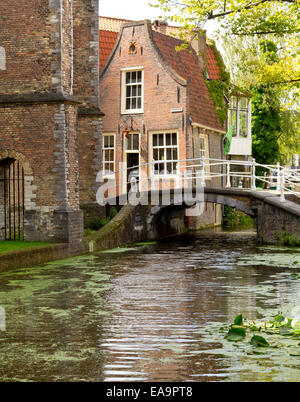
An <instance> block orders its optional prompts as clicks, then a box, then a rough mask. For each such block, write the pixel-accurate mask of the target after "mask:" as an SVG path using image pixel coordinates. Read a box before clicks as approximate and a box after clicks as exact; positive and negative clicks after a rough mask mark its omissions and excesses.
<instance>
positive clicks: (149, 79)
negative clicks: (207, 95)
mask: <svg viewBox="0 0 300 402" xmlns="http://www.w3.org/2000/svg"><path fill="white" fill-rule="evenodd" d="M149 29H150V30H151V24H149V23H147V22H142V23H135V24H134V23H133V24H126V27H125V28H124V29H123V34H122V38H121V41H120V42H119V43H118V46H117V47H116V49H115V53H114V57H113V59H112V61H111V63H110V64H109V66H108V68H107V70H106V71H104V72H102V75H100V105H101V110H102V111H103V112H104V113H105V117H104V118H103V133H115V134H116V169H118V166H119V162H122V161H123V159H124V155H123V150H124V134H123V133H122V132H123V130H124V129H125V128H126V127H128V126H129V127H130V125H131V121H130V118H129V117H128V116H127V115H121V104H120V102H121V69H122V68H131V67H143V68H144V113H142V114H135V115H133V120H132V127H133V131H136V132H139V133H140V164H143V163H147V162H149V161H150V158H151V156H150V154H149V152H148V141H149V136H150V135H151V133H152V132H157V131H161V130H174V132H175V131H176V132H177V133H178V138H179V147H178V148H179V158H180V159H185V157H186V152H187V151H186V144H187V142H186V122H187V89H186V87H185V86H184V85H181V84H180V83H178V82H176V81H175V80H174V78H173V77H172V76H171V75H170V73H169V71H168V70H167V69H166V67H165V65H163V64H162V60H161V58H160V56H159V54H158V53H157V51H156V48H155V47H154V45H153V42H152V41H151V40H150V38H149V33H148V30H149ZM131 42H136V44H137V53H136V54H128V48H129V44H130V43H131ZM178 88H180V102H178V96H177V94H178ZM177 108H181V109H182V112H178V113H172V111H171V109H177Z"/></svg>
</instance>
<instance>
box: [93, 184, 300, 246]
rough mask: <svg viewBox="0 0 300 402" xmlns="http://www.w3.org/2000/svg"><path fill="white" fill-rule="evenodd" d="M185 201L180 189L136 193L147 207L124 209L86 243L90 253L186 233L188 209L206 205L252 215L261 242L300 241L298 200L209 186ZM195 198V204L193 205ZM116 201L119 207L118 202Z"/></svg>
mask: <svg viewBox="0 0 300 402" xmlns="http://www.w3.org/2000/svg"><path fill="white" fill-rule="evenodd" d="M197 190H198V191H197ZM197 194H198V196H197ZM182 198H183V202H180V201H181V200H180V196H179V197H178V189H171V190H156V191H152V192H151V193H150V192H141V193H136V194H135V199H136V200H138V199H141V200H143V201H145V199H148V203H147V205H141V204H137V205H131V204H129V203H128V204H127V205H125V206H123V208H122V209H121V211H120V212H119V214H118V215H117V216H116V217H115V218H114V219H113V220H112V221H111V222H110V223H109V224H108V225H106V226H105V227H104V228H103V229H102V230H100V231H99V232H98V234H97V235H94V236H90V237H89V238H88V239H87V240H86V248H87V250H89V251H93V250H97V249H103V248H110V247H112V246H113V247H115V246H118V245H123V244H126V243H131V242H135V241H144V240H158V239H161V238H164V237H168V236H170V235H174V234H180V233H184V232H185V231H186V219H185V215H186V211H187V208H188V207H191V206H193V205H192V204H194V205H196V204H197V203H198V204H199V205H201V203H204V202H208V203H216V204H222V205H228V206H231V207H234V208H237V209H238V210H240V211H242V212H244V213H245V214H247V215H249V216H251V217H252V218H253V219H254V222H255V224H256V229H257V238H258V240H259V241H260V242H261V243H268V244H280V243H282V241H283V237H285V238H286V237H289V238H290V239H291V240H292V239H297V240H298V242H300V200H299V199H298V203H297V202H295V201H297V200H295V199H292V200H288V199H285V201H282V200H281V199H280V197H279V195H278V194H277V193H276V192H274V191H273V192H272V191H261V190H256V191H252V190H245V189H237V188H208V187H205V188H204V192H203V188H202V189H197V188H193V189H192V190H191V191H190V198H189V199H188V201H189V202H188V205H187V203H186V202H184V197H182ZM192 198H193V199H194V202H191V199H192ZM287 198H288V197H287ZM151 199H152V200H153V199H155V201H156V202H155V204H153V202H152V203H151ZM115 201H116V203H117V204H118V201H119V200H118V199H117V200H115ZM166 201H167V202H166ZM110 202H112V200H110ZM144 204H145V202H144Z"/></svg>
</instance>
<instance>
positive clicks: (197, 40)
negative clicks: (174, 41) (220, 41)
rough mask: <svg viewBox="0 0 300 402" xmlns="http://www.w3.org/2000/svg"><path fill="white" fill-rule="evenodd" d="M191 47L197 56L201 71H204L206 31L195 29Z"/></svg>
mask: <svg viewBox="0 0 300 402" xmlns="http://www.w3.org/2000/svg"><path fill="white" fill-rule="evenodd" d="M191 46H192V48H193V49H194V50H195V52H196V53H197V55H198V60H199V64H200V68H201V71H202V72H204V71H205V70H206V31H205V30H204V29H197V30H194V31H193V37H192V41H191Z"/></svg>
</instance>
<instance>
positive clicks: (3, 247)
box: [0, 240, 51, 253]
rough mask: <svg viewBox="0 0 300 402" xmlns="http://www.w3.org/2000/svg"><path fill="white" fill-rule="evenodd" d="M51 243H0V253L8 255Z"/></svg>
mask: <svg viewBox="0 0 300 402" xmlns="http://www.w3.org/2000/svg"><path fill="white" fill-rule="evenodd" d="M49 244H51V243H49V242H36V241H21V240H16V241H0V253H6V252H9V251H14V250H21V249H24V248H31V247H37V246H46V245H49Z"/></svg>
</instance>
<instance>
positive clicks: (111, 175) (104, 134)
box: [102, 133, 116, 178]
mask: <svg viewBox="0 0 300 402" xmlns="http://www.w3.org/2000/svg"><path fill="white" fill-rule="evenodd" d="M104 137H113V138H114V146H113V148H111V147H109V148H104ZM112 149H113V151H114V160H113V161H107V162H105V157H104V155H105V150H112ZM105 163H113V172H114V171H115V169H116V134H115V133H103V134H102V172H103V178H109V177H110V178H111V177H114V176H115V174H114V173H111V174H104V172H105Z"/></svg>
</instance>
